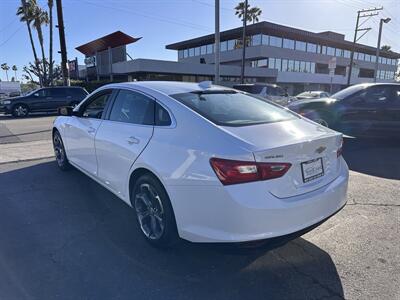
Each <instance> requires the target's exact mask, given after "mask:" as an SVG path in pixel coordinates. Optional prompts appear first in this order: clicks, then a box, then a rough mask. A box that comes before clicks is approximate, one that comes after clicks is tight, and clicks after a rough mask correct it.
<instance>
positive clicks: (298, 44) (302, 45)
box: [295, 41, 307, 51]
mask: <svg viewBox="0 0 400 300" xmlns="http://www.w3.org/2000/svg"><path fill="white" fill-rule="evenodd" d="M295 45H296V50H298V51H306V48H307V47H306V45H307V44H306V43H305V42H301V41H296V44H295Z"/></svg>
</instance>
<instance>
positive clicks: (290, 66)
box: [288, 59, 294, 72]
mask: <svg viewBox="0 0 400 300" xmlns="http://www.w3.org/2000/svg"><path fill="white" fill-rule="evenodd" d="M288 70H289V72H294V60H291V59H290V60H288Z"/></svg>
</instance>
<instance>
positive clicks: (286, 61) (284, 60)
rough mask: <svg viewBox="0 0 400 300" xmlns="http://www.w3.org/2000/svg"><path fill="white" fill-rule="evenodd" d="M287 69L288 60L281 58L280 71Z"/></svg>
mask: <svg viewBox="0 0 400 300" xmlns="http://www.w3.org/2000/svg"><path fill="white" fill-rule="evenodd" d="M287 71H289V70H288V60H287V59H282V72H287Z"/></svg>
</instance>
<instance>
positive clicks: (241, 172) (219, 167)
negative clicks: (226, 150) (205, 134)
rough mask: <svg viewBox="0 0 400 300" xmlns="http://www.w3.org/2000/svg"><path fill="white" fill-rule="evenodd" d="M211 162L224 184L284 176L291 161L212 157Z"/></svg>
mask: <svg viewBox="0 0 400 300" xmlns="http://www.w3.org/2000/svg"><path fill="white" fill-rule="evenodd" d="M210 164H211V166H212V168H213V169H214V171H215V174H217V176H218V178H219V180H220V181H221V183H222V184H223V185H229V184H235V183H244V182H251V181H259V180H268V179H273V178H278V177H282V176H283V175H284V174H285V173H286V172H287V171H288V170H289V168H290V166H291V164H290V163H277V162H273V163H260V162H249V161H238V160H229V159H222V158H215V157H213V158H211V159H210Z"/></svg>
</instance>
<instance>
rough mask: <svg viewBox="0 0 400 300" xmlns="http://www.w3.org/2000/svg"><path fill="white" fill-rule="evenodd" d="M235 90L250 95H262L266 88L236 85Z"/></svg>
mask: <svg viewBox="0 0 400 300" xmlns="http://www.w3.org/2000/svg"><path fill="white" fill-rule="evenodd" d="M233 88H234V89H237V90H240V91H243V92H246V93H250V94H260V93H261V92H262V90H263V88H264V86H262V85H235V86H234V87H233Z"/></svg>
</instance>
